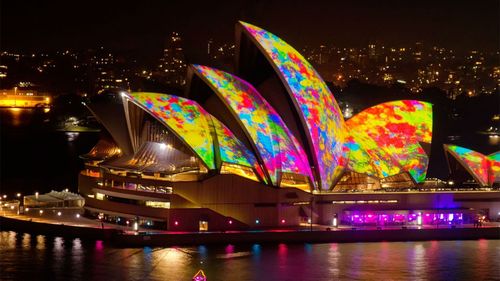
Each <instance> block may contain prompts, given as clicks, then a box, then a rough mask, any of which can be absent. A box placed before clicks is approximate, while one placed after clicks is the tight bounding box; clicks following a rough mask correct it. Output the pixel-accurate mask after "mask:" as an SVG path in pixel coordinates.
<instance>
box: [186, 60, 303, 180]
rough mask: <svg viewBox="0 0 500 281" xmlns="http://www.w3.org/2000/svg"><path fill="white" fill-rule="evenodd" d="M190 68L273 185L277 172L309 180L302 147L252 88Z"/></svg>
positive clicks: (223, 75)
mask: <svg viewBox="0 0 500 281" xmlns="http://www.w3.org/2000/svg"><path fill="white" fill-rule="evenodd" d="M193 67H194V68H195V70H196V71H195V72H197V75H199V76H200V77H201V78H202V79H203V80H205V81H206V82H207V83H208V84H209V85H210V86H211V88H212V89H214V91H215V92H216V94H217V95H219V97H220V98H221V99H222V100H223V101H224V103H225V104H226V105H227V106H228V108H229V109H231V110H232V112H233V113H234V114H235V115H236V116H237V118H238V119H239V121H240V122H241V124H242V127H243V128H244V129H245V131H246V133H247V134H248V135H249V137H250V139H251V140H252V142H253V143H254V145H255V147H256V149H257V151H258V153H259V154H260V157H261V159H262V161H263V164H264V166H265V167H266V169H267V172H268V174H269V176H270V179H271V182H272V183H273V184H274V185H277V184H279V183H278V182H277V181H278V177H279V173H280V172H289V173H295V174H302V175H305V176H307V177H311V171H310V167H309V164H308V161H307V158H306V155H305V153H304V151H303V149H302V147H301V146H300V144H299V143H298V141H297V140H296V139H295V137H293V136H292V135H291V134H290V131H289V130H288V128H287V127H286V125H285V123H284V122H283V120H282V119H281V117H280V116H279V115H278V114H277V113H276V111H275V110H274V109H273V108H272V107H271V105H270V104H269V103H268V102H267V101H266V100H265V99H264V98H263V97H262V96H261V95H260V94H259V93H258V92H257V90H255V88H254V87H253V86H252V85H250V84H249V83H247V82H245V81H243V80H242V79H240V78H238V77H236V76H234V75H231V74H229V73H227V72H224V71H220V70H217V69H213V68H210V67H206V66H201V65H194V66H193Z"/></svg>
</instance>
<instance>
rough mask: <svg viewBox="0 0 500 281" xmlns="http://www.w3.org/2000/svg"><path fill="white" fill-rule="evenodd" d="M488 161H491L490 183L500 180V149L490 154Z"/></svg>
mask: <svg viewBox="0 0 500 281" xmlns="http://www.w3.org/2000/svg"><path fill="white" fill-rule="evenodd" d="M488 161H489V162H490V170H489V173H490V177H489V182H490V184H493V183H496V182H500V151H498V152H495V153H493V154H490V155H488Z"/></svg>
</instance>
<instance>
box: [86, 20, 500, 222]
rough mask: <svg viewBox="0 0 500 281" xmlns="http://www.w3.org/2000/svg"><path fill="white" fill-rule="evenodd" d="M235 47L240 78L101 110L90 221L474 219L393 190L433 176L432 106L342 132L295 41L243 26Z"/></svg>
mask: <svg viewBox="0 0 500 281" xmlns="http://www.w3.org/2000/svg"><path fill="white" fill-rule="evenodd" d="M237 43H238V44H237V54H238V57H237V59H238V60H237V61H238V63H237V64H238V65H237V68H236V69H237V75H234V74H231V73H228V72H225V71H222V70H218V69H215V68H211V67H207V66H201V65H191V66H190V67H189V68H188V74H187V79H186V81H187V84H186V90H185V94H184V97H179V96H174V95H170V94H159V93H144V92H138V93H127V92H121V93H119V94H116V95H115V94H103V95H99V96H96V97H94V98H93V99H92V100H91V102H90V103H89V104H88V108H89V109H90V110H91V111H92V113H93V114H94V115H95V116H96V118H97V119H98V120H99V121H100V122H101V123H102V125H103V127H104V130H103V136H102V139H101V141H100V142H98V143H97V145H96V146H95V147H94V148H93V149H92V150H91V151H90V152H89V153H88V154H86V155H83V156H82V158H83V159H85V162H86V164H85V169H84V170H83V171H82V172H81V174H80V177H79V189H80V193H82V194H83V195H84V196H85V198H86V205H85V208H86V211H87V213H88V214H90V215H92V216H96V217H99V218H101V219H105V220H108V221H112V222H115V223H118V224H123V225H127V224H128V225H130V224H132V222H134V223H135V222H137V223H138V224H139V225H141V226H142V227H151V228H159V229H168V230H200V231H206V230H220V229H245V228H260V227H276V226H297V225H300V224H301V223H313V222H314V223H320V224H331V221H332V218H335V219H338V220H339V221H343V222H344V223H345V222H347V223H353V224H354V223H358V222H359V218H360V217H362V218H363V223H364V221H365V220H366V221H370V219H371V217H369V216H372V215H374V214H372V213H370V212H372V211H373V212H375V211H376V212H378V213H377V216H378V217H379V220H381V221H384V218H385V217H382V215H385V216H388V217H387V218H390V222H398V221H399V220H400V219H401V217H400V216H403V217H404V218H405V220H406V221H410V220H413V219H414V220H415V221H416V220H417V218H415V216H414V215H415V214H417V213H418V216H422V215H424V214H429V216H431V214H432V217H436V216H437V217H438V219H441V216H444V213H443V212H444V211H442V210H441V212H440V213H439V212H437V211H433V210H434V209H436V208H439V209H443V208H445V209H446V210H447V211H446V212H445V213H446V215H448V214H453V216H454V217H457V218H459V217H462V220H463V219H464V216H465V217H467V216H468V215H470V214H465V213H464V212H462V211H461V209H460V208H462V207H463V206H462V205H463V204H461V203H460V202H458V201H455V197H456V196H455V195H454V194H446V196H441V197H439V196H438V197H437V198H434V197H435V194H433V193H432V192H430V193H412V194H410V193H405V192H393V191H395V190H399V191H402V190H406V189H408V188H413V187H415V186H416V185H417V184H419V183H422V182H423V181H424V180H425V178H426V171H427V165H428V155H429V147H430V143H431V139H432V106H431V104H428V103H425V102H420V101H415V100H403V101H394V102H388V103H384V104H380V105H376V106H374V107H371V108H368V109H366V110H365V111H362V112H360V113H359V114H357V115H355V116H353V117H352V118H351V119H349V120H347V121H345V120H344V119H343V116H342V114H341V111H340V109H339V106H338V105H337V102H336V101H335V99H334V96H333V95H332V93H331V92H330V90H329V89H328V88H327V86H326V85H325V83H324V81H323V80H322V79H321V77H320V76H319V75H318V73H317V72H316V71H315V70H314V68H313V67H312V66H311V64H310V63H309V62H307V60H305V59H304V57H302V56H301V55H300V54H299V53H298V52H297V51H296V50H295V49H293V48H292V47H291V46H289V45H288V44H287V43H286V42H284V41H283V40H281V39H280V38H278V37H277V36H275V35H273V34H271V33H269V32H267V31H265V30H263V29H261V28H258V27H256V26H253V25H250V24H247V23H242V22H240V23H239V24H238V25H237ZM250 58H253V59H250ZM255 67H262V71H260V68H258V69H256V68H255ZM280 101H281V102H280ZM394 189H395V190H394ZM374 190H375V191H380V192H376V193H374V192H370V193H368V192H366V193H356V194H352V193H349V192H347V191H356V192H359V191H374ZM382 191H385V192H382ZM478 196H479V197H481V196H483V195H478ZM486 196H489V195H486ZM408 197H415V200H409V199H408ZM480 199H481V198H480ZM480 201H481V200H479V202H480ZM457 202H458V203H457ZM367 207H369V209H367ZM499 208H500V207H498V208H497V209H499ZM397 210H398V211H397ZM415 210H418V212H417V213H416V211H415ZM491 210H492V211H494V210H496V209H495V208H492V209H491ZM360 211H362V212H364V213H361V214H360V213H359V212H360ZM498 211H500V210H498ZM356 216H358V217H356ZM447 218H448V217H447ZM421 220H422V218H420V221H421ZM387 223H389V221H388V222H387Z"/></svg>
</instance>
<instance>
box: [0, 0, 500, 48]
mask: <svg viewBox="0 0 500 281" xmlns="http://www.w3.org/2000/svg"><path fill="white" fill-rule="evenodd" d="M1 3H2V4H1V5H2V6H1V46H0V48H1V49H2V50H19V51H31V50H49V51H50V50H62V49H65V48H71V49H76V50H81V49H85V48H93V47H97V46H101V45H102V46H105V47H108V48H111V49H114V50H131V49H135V50H141V52H144V53H145V54H147V53H148V52H150V51H152V50H155V49H161V48H162V47H163V43H164V41H165V38H166V37H167V36H168V34H169V33H170V32H171V31H174V30H175V31H179V32H181V35H182V36H183V39H184V46H185V49H186V52H187V53H188V56H189V55H191V56H196V55H197V54H198V53H203V52H204V51H205V48H206V42H207V40H208V38H214V39H215V40H218V41H225V42H232V41H233V37H234V24H235V23H236V21H237V20H240V19H241V20H245V21H248V22H250V23H254V24H257V25H259V26H261V27H263V28H265V29H267V30H269V31H272V32H273V33H275V34H277V35H279V36H280V37H282V38H284V39H285V40H286V41H288V42H289V43H291V45H294V46H296V47H301V46H304V45H305V44H309V45H319V44H325V43H327V44H335V45H338V46H354V47H356V46H365V45H366V44H367V43H368V42H373V41H378V42H383V43H387V44H395V45H403V44H411V43H413V42H415V41H423V42H424V43H426V44H429V45H439V46H444V47H450V48H453V49H456V50H459V51H465V50H470V49H478V50H489V51H491V50H498V49H500V48H499V42H500V35H499V34H500V28H499V25H500V24H499V22H500V19H499V18H500V16H499V14H500V10H499V3H500V1H495V0H494V1H489V0H487V1H475V0H470V1H456V0H446V1H421V0H419V1H413V0H412V1H291V0H288V1H263V0H259V1H238V0H233V1H185V0H184V1H144V2H141V3H139V2H138V1H133V2H132V1H130V2H125V1H79V3H78V4H76V2H75V1H2V2H1Z"/></svg>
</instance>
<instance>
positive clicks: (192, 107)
mask: <svg viewBox="0 0 500 281" xmlns="http://www.w3.org/2000/svg"><path fill="white" fill-rule="evenodd" d="M128 97H129V98H130V99H131V100H132V101H133V102H134V103H136V104H137V105H139V106H140V107H142V108H144V109H145V110H146V111H148V112H149V113H150V114H152V115H153V116H154V117H155V118H156V119H158V120H159V121H160V122H161V123H163V124H164V125H166V126H167V127H168V128H170V129H171V130H172V131H173V132H174V133H175V134H176V135H177V136H178V137H179V138H180V139H181V140H183V141H184V142H185V143H186V144H187V145H188V146H189V147H191V149H193V151H194V152H196V154H197V155H198V156H199V157H200V159H201V160H202V161H203V162H204V163H205V165H206V166H207V167H208V168H209V169H215V163H214V147H213V143H214V141H213V138H212V135H211V134H210V123H209V122H210V121H211V120H210V115H209V114H208V112H206V111H205V110H204V109H203V108H202V107H201V106H200V105H199V104H198V103H196V102H194V101H192V100H188V99H185V98H181V97H177V96H173V95H166V94H157V93H131V94H128Z"/></svg>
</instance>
